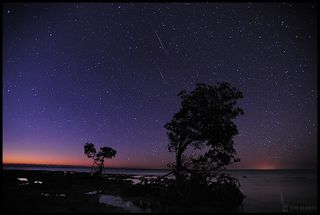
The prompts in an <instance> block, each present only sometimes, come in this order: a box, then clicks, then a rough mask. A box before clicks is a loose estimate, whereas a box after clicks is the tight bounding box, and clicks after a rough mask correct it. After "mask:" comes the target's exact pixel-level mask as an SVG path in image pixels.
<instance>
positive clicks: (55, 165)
mask: <svg viewBox="0 0 320 215" xmlns="http://www.w3.org/2000/svg"><path fill="white" fill-rule="evenodd" d="M2 167H46V168H91V166H82V165H58V164H13V163H10V164H2ZM106 169H112V170H116V169H128V170H159V171H170V169H166V168H140V167H106ZM290 170H292V171H304V170H308V171H318V169H317V168H303V169H302V168H287V169H250V168H244V169H235V168H233V169H228V168H227V169H226V171H290Z"/></svg>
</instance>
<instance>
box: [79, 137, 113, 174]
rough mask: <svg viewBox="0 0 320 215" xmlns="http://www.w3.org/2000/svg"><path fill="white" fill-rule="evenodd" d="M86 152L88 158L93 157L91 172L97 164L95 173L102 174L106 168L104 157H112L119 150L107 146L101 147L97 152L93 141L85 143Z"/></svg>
mask: <svg viewBox="0 0 320 215" xmlns="http://www.w3.org/2000/svg"><path fill="white" fill-rule="evenodd" d="M84 153H85V154H86V155H87V157H88V158H91V159H93V165H92V169H91V174H92V170H93V168H94V166H97V170H96V172H95V174H96V175H99V176H101V175H102V172H103V168H104V159H105V158H109V159H111V158H112V157H114V156H115V155H116V154H117V151H116V150H114V149H112V148H110V147H106V146H105V147H101V148H100V151H99V152H98V153H97V152H96V149H95V147H94V144H93V143H86V144H85V145H84Z"/></svg>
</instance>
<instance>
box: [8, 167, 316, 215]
mask: <svg viewBox="0 0 320 215" xmlns="http://www.w3.org/2000/svg"><path fill="white" fill-rule="evenodd" d="M4 169H24V170H52V171H75V172H90V168H89V167H88V168H83V167H80V168H77V167H48V166H46V167H34V166H23V167H17V166H11V167H9V168H8V166H7V167H6V166H4ZM226 172H227V173H229V174H231V176H233V177H236V178H238V180H239V181H240V184H241V187H240V190H241V191H242V193H243V194H244V195H245V196H246V198H245V199H244V201H243V204H242V206H241V207H240V208H239V212H286V211H288V210H289V211H294V212H297V211H298V212H315V211H316V209H317V199H318V196H317V189H318V184H317V170H229V171H226ZM166 173H168V170H145V169H106V170H105V174H128V175H136V177H135V179H137V181H138V180H139V177H138V176H146V175H154V176H160V175H165V174H166ZM244 176H245V177H244ZM133 180H134V179H133ZM133 182H134V183H137V182H136V181H133Z"/></svg>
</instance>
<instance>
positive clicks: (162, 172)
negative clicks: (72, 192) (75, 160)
mask: <svg viewBox="0 0 320 215" xmlns="http://www.w3.org/2000/svg"><path fill="white" fill-rule="evenodd" d="M3 169H13V170H44V171H72V172H87V173H90V172H91V167H64V166H61V167H59V166H36V165H30V166H28V165H21V166H20V165H4V166H3ZM168 172H169V171H168V170H165V169H126V168H117V169H115V168H105V170H104V174H126V175H140V176H146V175H154V176H161V175H165V174H166V173H168Z"/></svg>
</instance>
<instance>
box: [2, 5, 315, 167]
mask: <svg viewBox="0 0 320 215" xmlns="http://www.w3.org/2000/svg"><path fill="white" fill-rule="evenodd" d="M2 13H3V156H4V162H8V163H10V162H11V163H50V164H73V165H77V164H81V165H90V161H89V160H88V159H87V158H86V157H85V156H84V154H83V145H84V143H85V142H93V143H94V144H95V145H96V146H98V147H100V146H104V145H106V146H110V147H112V148H114V149H116V150H117V151H118V154H117V156H116V157H115V158H114V159H113V160H110V161H107V164H106V165H107V166H108V165H109V166H114V167H146V168H164V167H166V164H167V163H168V162H171V161H173V159H174V155H173V154H170V153H169V152H168V150H167V144H168V139H167V136H166V131H165V129H164V127H163V125H164V124H165V123H166V122H168V121H170V120H171V118H172V116H173V114H174V113H175V112H177V111H178V109H179V105H180V101H179V98H178V97H177V94H178V93H179V92H180V91H181V90H183V89H187V90H192V89H194V87H195V84H196V83H198V82H204V83H207V84H212V85H214V84H216V83H217V82H221V81H227V82H229V83H231V84H232V85H233V86H235V87H237V88H238V89H239V90H241V91H242V92H243V94H244V99H243V100H241V101H240V106H241V107H242V109H243V110H244V112H245V114H244V115H243V116H241V117H239V118H238V119H237V120H236V124H237V126H238V129H239V135H238V136H237V137H236V138H235V143H236V145H235V148H236V150H237V152H238V156H239V157H240V158H241V162H240V163H239V164H237V165H234V166H233V167H236V168H314V167H316V163H317V161H316V160H317V153H316V151H317V133H316V131H317V126H318V124H317V119H316V118H317V48H316V47H317V21H316V20H317V8H316V4H311V3H306V4H304V3H268V4H267V3H186V4H183V3H116V4H115V3H7V4H4V5H3V12H2Z"/></svg>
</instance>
